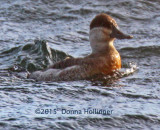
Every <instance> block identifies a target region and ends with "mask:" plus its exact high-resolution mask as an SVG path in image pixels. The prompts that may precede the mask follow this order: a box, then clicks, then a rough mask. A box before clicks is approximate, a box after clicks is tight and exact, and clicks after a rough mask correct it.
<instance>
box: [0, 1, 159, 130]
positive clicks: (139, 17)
mask: <svg viewBox="0 0 160 130" xmlns="http://www.w3.org/2000/svg"><path fill="white" fill-rule="evenodd" d="M159 4H160V1H158V0H152V1H148V0H139V1H136V0H132V1H127V0H120V1H116V0H112V1H111V0H108V1H106V0H99V1H98V0H93V1H89V0H81V1H74V0H61V1H60V0H48V1H45V0H32V1H31V0H28V1H22V0H15V1H12V0H1V1H0V30H1V31H0V98H1V100H0V129H4V130H5V129H6V130H8V129H13V130H14V129H15V130H16V129H42V130H44V129H55V130H56V129H59V130H69V129H76V130H77V129H78V130H83V129H85V130H91V129H95V130H96V129H101V130H103V129H104V130H106V129H110V130H112V129H113V130H115V129H123V130H124V129H140V130H141V129H154V130H158V129H159V128H160V109H159V108H160V100H159V99H160V96H159V92H160V88H159V86H160V81H159V77H160V58H159V55H160V46H159V45H160V36H159V32H160V27H159V24H160V15H159V11H160V6H159ZM101 12H105V13H108V14H109V15H111V16H112V17H114V18H115V20H116V21H117V23H118V25H119V26H120V28H121V30H123V31H124V32H126V33H129V34H132V35H133V36H134V39H132V40H116V42H115V46H116V48H117V50H118V51H119V52H120V54H121V57H122V62H123V67H122V70H121V71H122V72H124V73H125V74H124V75H123V76H122V77H121V78H115V79H112V78H110V79H109V78H108V77H107V79H105V78H106V77H104V79H102V80H100V79H99V80H82V81H70V82H66V81H65V82H63V81H61V82H35V81H33V80H29V79H26V73H24V72H26V69H28V70H30V71H34V70H36V69H43V68H45V67H46V66H47V65H49V64H50V63H51V62H56V61H54V60H55V59H57V57H59V59H57V60H60V59H64V58H65V57H67V56H70V55H71V56H73V57H82V56H86V55H87V54H89V53H90V52H91V49H90V45H89V38H88V37H89V23H90V21H91V20H92V19H93V17H94V16H95V15H97V14H98V13H101ZM35 39H43V40H45V41H47V42H48V46H47V45H46V44H45V47H44V48H43V47H42V48H41V46H39V44H37V45H35V44H34V40H35ZM27 48H29V49H27ZM36 49H37V50H38V51H36ZM46 49H47V50H48V49H49V50H50V51H46ZM55 50H59V51H60V52H59V51H55ZM63 52H65V53H66V54H65V53H63ZM54 56H57V57H56V58H55V57H54ZM32 63H33V64H32ZM129 64H131V66H130V65H129ZM135 64H136V65H135ZM21 66H22V69H21ZM134 67H135V68H136V70H134ZM13 70H16V71H15V72H13ZM50 109H51V110H50ZM54 109H55V111H56V113H54V112H55V111H54ZM62 109H65V110H68V112H71V110H79V111H82V114H75V113H74V114H71V113H69V114H67V113H65V114H62ZM84 109H89V110H92V109H98V110H100V109H102V110H108V111H110V112H111V111H112V113H111V114H108V115H103V114H86V113H84V111H83V110H84ZM37 110H38V111H40V113H37V112H36V111H37ZM43 110H45V111H46V112H44V111H43ZM74 112H75V111H74Z"/></svg>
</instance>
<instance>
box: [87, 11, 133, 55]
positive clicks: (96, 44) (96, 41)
mask: <svg viewBox="0 0 160 130" xmlns="http://www.w3.org/2000/svg"><path fill="white" fill-rule="evenodd" d="M89 38H90V44H91V47H92V51H93V52H97V51H101V50H102V49H105V48H106V47H107V46H108V45H110V44H113V41H114V40H115V39H116V38H117V39H131V38H133V36H130V35H127V34H124V33H123V32H121V31H120V30H119V29H118V25H117V23H116V21H115V20H114V19H113V18H112V17H111V16H109V15H107V14H104V13H101V14H99V15H97V16H96V17H95V18H94V19H93V20H92V21H91V24H90V36H89Z"/></svg>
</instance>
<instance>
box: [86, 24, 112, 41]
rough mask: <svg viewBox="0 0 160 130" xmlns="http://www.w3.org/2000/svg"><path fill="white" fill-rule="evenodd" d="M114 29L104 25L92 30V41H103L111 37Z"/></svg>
mask: <svg viewBox="0 0 160 130" xmlns="http://www.w3.org/2000/svg"><path fill="white" fill-rule="evenodd" d="M111 33H112V31H111V30H110V29H107V28H104V27H97V28H93V29H91V30H90V36H89V38H90V41H103V40H105V39H107V38H109V37H110V34H111Z"/></svg>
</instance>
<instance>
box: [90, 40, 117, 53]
mask: <svg viewBox="0 0 160 130" xmlns="http://www.w3.org/2000/svg"><path fill="white" fill-rule="evenodd" d="M113 42H114V41H105V42H96V41H93V42H90V44H91V48H92V53H103V52H106V53H107V52H109V51H110V50H113V49H115V47H114V45H113Z"/></svg>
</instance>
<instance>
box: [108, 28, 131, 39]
mask: <svg viewBox="0 0 160 130" xmlns="http://www.w3.org/2000/svg"><path fill="white" fill-rule="evenodd" d="M111 37H112V38H117V39H132V38H133V36H131V35H127V34H124V33H123V32H121V31H120V30H119V29H118V28H116V27H115V26H113V28H112V33H111Z"/></svg>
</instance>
